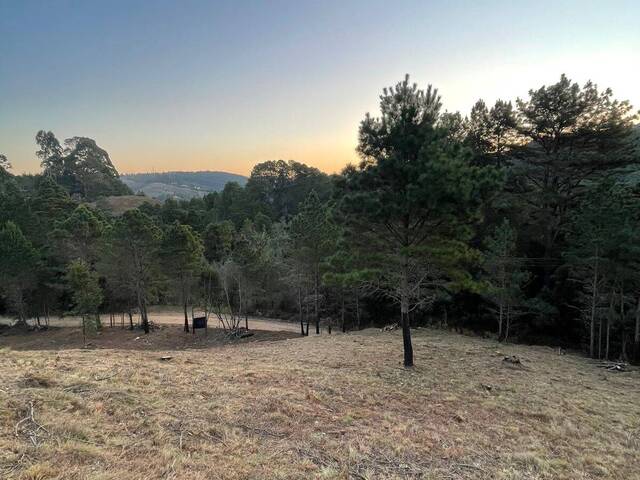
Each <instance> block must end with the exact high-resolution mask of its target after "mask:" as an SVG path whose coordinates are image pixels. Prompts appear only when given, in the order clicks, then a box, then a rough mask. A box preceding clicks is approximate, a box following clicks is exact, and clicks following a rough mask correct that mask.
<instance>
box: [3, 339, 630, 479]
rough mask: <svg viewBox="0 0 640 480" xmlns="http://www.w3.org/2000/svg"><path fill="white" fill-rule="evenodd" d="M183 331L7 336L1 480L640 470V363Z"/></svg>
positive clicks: (464, 346) (520, 475)
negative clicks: (411, 362) (90, 345)
mask: <svg viewBox="0 0 640 480" xmlns="http://www.w3.org/2000/svg"><path fill="white" fill-rule="evenodd" d="M179 328H180V327H179V326H174V327H165V328H163V330H161V331H160V332H155V333H153V334H152V336H151V338H150V340H149V341H147V339H145V338H142V339H139V340H134V338H135V337H136V336H138V335H139V334H138V333H132V332H126V331H119V330H118V331H117V332H116V331H114V332H105V335H106V336H105V337H104V340H103V338H101V337H99V338H98V339H96V341H95V342H96V344H97V345H98V346H99V347H101V346H110V345H113V342H112V341H113V340H114V339H116V337H117V336H120V337H119V342H118V343H120V344H121V345H123V346H122V349H118V350H116V349H101V348H100V349H95V350H81V349H71V348H63V347H64V346H65V345H66V346H67V347H72V346H76V345H78V342H79V337H78V334H77V332H76V333H75V334H74V335H68V333H64V335H62V334H61V333H60V332H47V333H38V334H35V335H38V336H40V337H41V338H42V341H38V340H37V339H35V340H34V338H33V336H32V337H30V338H28V339H20V338H15V337H14V338H8V337H0V348H2V346H3V345H5V346H6V345H9V344H12V345H13V347H12V348H11V347H5V348H4V349H3V350H0V364H1V365H2V369H1V370H0V478H8V479H12V478H21V479H22V478H25V479H46V478H65V479H67V478H68V479H83V478H91V479H143V478H167V479H208V478H438V479H439V478H453V479H457V478H460V479H462V478H483V479H490V478H497V479H538V478H540V479H543V478H544V479H593V478H603V479H604V478H612V479H618V478H619V479H635V478H640V474H639V472H640V455H639V454H638V452H639V451H640V375H639V374H638V372H629V373H609V372H605V371H602V370H600V369H597V368H596V367H595V366H594V365H593V364H592V363H590V362H589V361H588V360H586V359H583V358H581V357H577V356H572V355H562V356H560V355H558V354H557V352H555V351H554V350H552V349H549V348H542V347H524V346H504V345H499V344H497V343H495V342H493V341H488V340H482V339H477V338H469V337H463V336H458V335H453V334H450V333H446V332H437V331H428V330H419V331H417V332H416V334H415V347H416V352H417V354H416V360H417V364H418V367H416V368H415V369H414V370H412V371H406V370H404V369H403V368H401V366H400V364H399V361H400V359H401V355H400V354H401V351H400V347H401V338H400V336H399V334H398V333H397V332H394V333H390V334H389V333H385V334H382V333H380V332H378V331H373V330H369V331H365V332H363V333H361V334H357V335H356V334H349V335H334V336H331V337H329V336H322V337H315V338H314V337H310V338H305V339H299V338H288V339H282V340H278V341H275V340H274V338H276V337H273V332H264V333H261V332H258V333H257V334H256V336H255V337H252V339H253V340H265V341H263V342H259V341H253V342H251V343H243V344H241V345H228V344H227V345H224V346H219V347H217V348H208V349H186V350H185V349H184V348H185V347H196V348H198V347H205V346H211V345H212V344H215V343H216V342H217V340H216V339H219V338H220V337H219V336H217V334H216V333H211V332H210V335H211V336H212V337H213V338H211V339H209V340H208V345H205V344H203V343H202V341H203V340H202V339H201V338H200V339H199V340H194V342H195V344H194V345H191V344H190V342H191V341H190V340H185V339H184V337H183V336H181V335H182V334H181V333H180V332H179ZM65 330H67V331H68V330H69V329H65ZM32 335H34V334H32ZM154 335H155V336H156V337H154ZM270 335H271V336H270ZM52 336H53V340H55V341H56V342H57V343H55V344H51V343H50V342H51V341H52ZM289 336H290V334H289ZM65 338H66V339H67V340H65ZM170 338H176V339H178V338H179V340H176V345H177V347H178V348H179V349H175V348H174V349H173V350H167V352H170V354H171V355H172V356H173V358H172V359H171V360H170V361H168V362H161V361H160V360H159V357H160V356H161V355H163V354H165V350H164V349H166V348H170V347H171V345H170V344H168V343H166V342H167V341H169V340H168V339H170ZM282 338H287V336H286V335H285V336H283V337H282ZM65 342H66V343H65ZM101 342H102V343H101ZM52 347H55V348H57V349H58V350H57V351H52V350H46V349H47V348H52ZM171 348H173V347H171ZM507 354H509V355H510V354H517V355H519V356H520V357H521V359H522V361H523V363H524V365H525V368H524V369H522V370H520V369H517V368H509V367H506V366H504V365H503V364H502V361H501V360H502V357H503V355H507ZM483 385H484V386H483ZM485 386H488V387H490V389H488V388H487V387H485ZM30 402H33V405H34V412H35V415H34V418H35V420H36V422H37V423H39V424H40V425H42V426H43V427H44V428H45V429H46V430H39V431H37V432H36V434H35V437H33V441H32V440H31V439H30V432H33V431H34V430H36V429H37V428H38V427H37V426H36V425H35V424H34V423H32V422H31V421H30V420H27V421H25V422H23V423H22V424H20V425H18V429H17V435H16V430H15V425H16V423H17V422H18V421H19V420H20V419H22V418H24V417H25V416H27V413H28V406H29V405H30ZM34 443H35V444H37V445H38V446H37V447H34Z"/></svg>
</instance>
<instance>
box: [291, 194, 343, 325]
mask: <svg viewBox="0 0 640 480" xmlns="http://www.w3.org/2000/svg"><path fill="white" fill-rule="evenodd" d="M289 228H290V233H291V242H292V247H293V255H294V256H295V258H296V259H297V261H298V262H299V263H300V265H302V266H303V268H304V270H305V271H306V273H307V275H308V276H309V277H310V278H311V279H312V284H313V297H314V298H313V301H314V317H315V325H316V334H320V286H321V285H320V280H321V277H320V267H321V265H322V263H323V262H324V261H325V259H326V258H327V257H328V256H329V255H330V254H331V253H332V252H333V250H334V248H335V244H336V240H337V238H336V235H337V230H336V226H335V224H334V223H333V221H332V218H331V212H330V210H329V207H328V205H327V204H323V203H322V202H321V201H320V198H319V197H318V195H317V193H316V192H315V190H312V191H311V193H309V195H308V196H307V198H306V199H305V200H304V202H303V203H302V206H301V207H300V212H299V213H298V214H297V215H296V216H295V217H293V219H292V220H291V224H290V226H289Z"/></svg>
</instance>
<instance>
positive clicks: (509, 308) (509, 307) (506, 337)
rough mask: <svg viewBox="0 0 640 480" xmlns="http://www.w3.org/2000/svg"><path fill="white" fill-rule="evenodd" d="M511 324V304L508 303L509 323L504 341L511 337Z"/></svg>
mask: <svg viewBox="0 0 640 480" xmlns="http://www.w3.org/2000/svg"><path fill="white" fill-rule="evenodd" d="M510 326H511V305H510V304H507V324H506V326H505V327H506V328H505V332H504V341H505V342H506V341H507V340H508V339H509V327H510Z"/></svg>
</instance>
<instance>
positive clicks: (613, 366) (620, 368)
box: [598, 362, 629, 372]
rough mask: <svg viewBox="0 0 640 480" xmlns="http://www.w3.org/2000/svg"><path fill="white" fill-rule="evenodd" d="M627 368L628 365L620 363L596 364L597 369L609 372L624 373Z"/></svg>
mask: <svg viewBox="0 0 640 480" xmlns="http://www.w3.org/2000/svg"><path fill="white" fill-rule="evenodd" d="M628 367H629V364H628V363H622V362H602V363H600V364H598V368H604V369H605V370H608V371H609V372H626V371H627V369H628Z"/></svg>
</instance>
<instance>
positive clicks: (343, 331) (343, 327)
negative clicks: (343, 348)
mask: <svg viewBox="0 0 640 480" xmlns="http://www.w3.org/2000/svg"><path fill="white" fill-rule="evenodd" d="M340 300H341V302H342V305H341V306H340V307H341V308H340V314H341V316H342V318H341V319H340V321H341V322H342V333H345V332H346V331H347V326H346V325H345V323H344V290H341V295H340Z"/></svg>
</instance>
